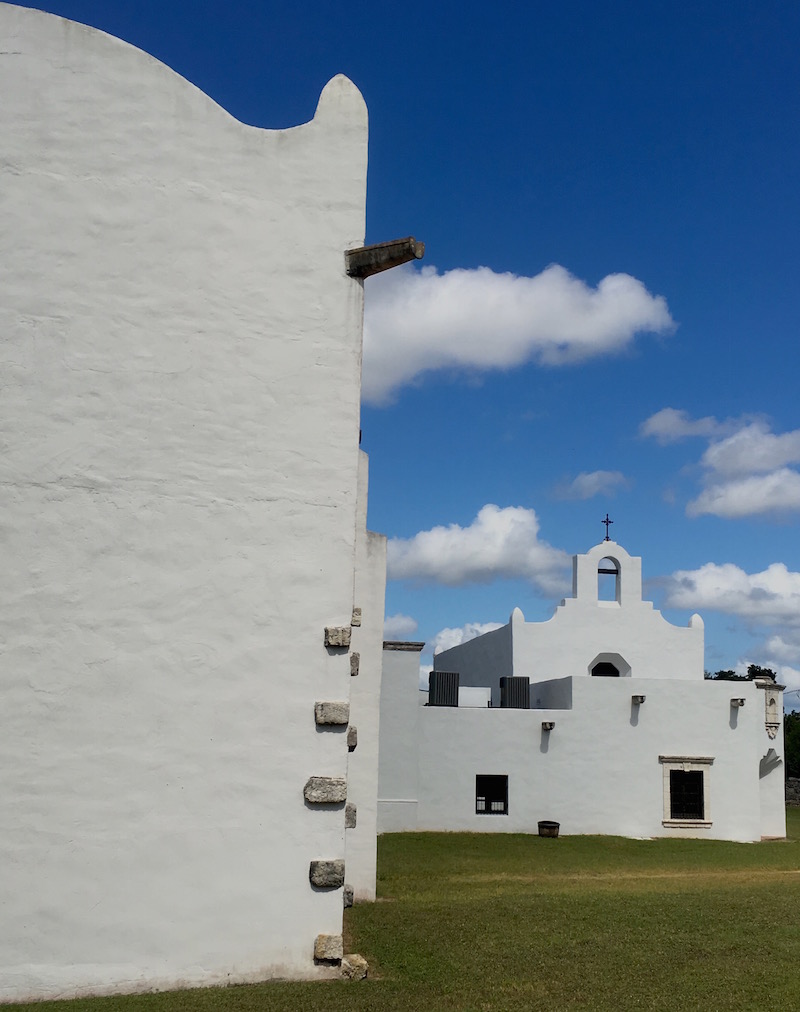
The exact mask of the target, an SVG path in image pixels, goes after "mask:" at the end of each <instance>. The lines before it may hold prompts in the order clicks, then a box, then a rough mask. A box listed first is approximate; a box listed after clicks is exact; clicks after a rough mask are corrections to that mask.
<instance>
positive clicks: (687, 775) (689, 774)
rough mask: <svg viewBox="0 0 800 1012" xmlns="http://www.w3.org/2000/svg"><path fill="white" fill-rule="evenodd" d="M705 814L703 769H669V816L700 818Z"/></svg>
mask: <svg viewBox="0 0 800 1012" xmlns="http://www.w3.org/2000/svg"><path fill="white" fill-rule="evenodd" d="M704 814H705V805H704V802H703V771H702V770H670V771H669V816H670V818H671V819H699V820H701V821H702V819H703V817H704Z"/></svg>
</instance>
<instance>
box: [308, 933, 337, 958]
mask: <svg viewBox="0 0 800 1012" xmlns="http://www.w3.org/2000/svg"><path fill="white" fill-rule="evenodd" d="M343 955H344V943H343V942H342V936H341V935H317V937H316V939H315V940H314V959H324V960H325V961H326V962H331V961H334V960H335V961H336V962H337V963H338V962H339V960H340V959H341V958H342V956H343Z"/></svg>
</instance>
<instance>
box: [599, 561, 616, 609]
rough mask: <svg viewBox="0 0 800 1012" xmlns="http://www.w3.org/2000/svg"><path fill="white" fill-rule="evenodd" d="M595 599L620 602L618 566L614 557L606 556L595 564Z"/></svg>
mask: <svg viewBox="0 0 800 1012" xmlns="http://www.w3.org/2000/svg"><path fill="white" fill-rule="evenodd" d="M597 600H598V601H616V603H617V604H619V602H620V568H619V563H618V562H617V560H616V559H612V558H611V557H610V556H607V557H606V558H604V559H601V560H600V562H599V564H598V566H597Z"/></svg>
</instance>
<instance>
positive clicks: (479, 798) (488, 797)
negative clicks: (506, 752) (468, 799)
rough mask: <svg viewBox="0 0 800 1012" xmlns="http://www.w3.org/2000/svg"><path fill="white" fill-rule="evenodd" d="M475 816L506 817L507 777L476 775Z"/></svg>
mask: <svg viewBox="0 0 800 1012" xmlns="http://www.w3.org/2000/svg"><path fill="white" fill-rule="evenodd" d="M475 814H476V815H508V777H507V776H489V775H487V774H478V775H477V776H476V777H475Z"/></svg>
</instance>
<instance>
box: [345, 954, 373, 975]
mask: <svg viewBox="0 0 800 1012" xmlns="http://www.w3.org/2000/svg"><path fill="white" fill-rule="evenodd" d="M368 970H369V963H368V962H367V961H366V959H364V957H363V956H359V954H358V953H357V952H348V954H347V955H346V956H343V957H342V977H343V978H344V979H345V980H364V978H365V977H366V976H367V972H368Z"/></svg>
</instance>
